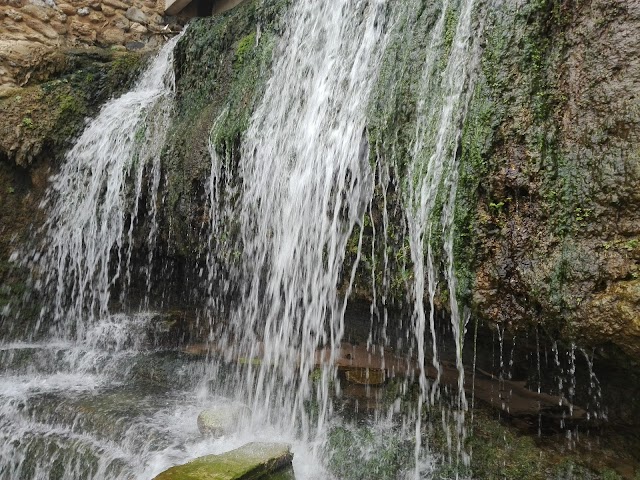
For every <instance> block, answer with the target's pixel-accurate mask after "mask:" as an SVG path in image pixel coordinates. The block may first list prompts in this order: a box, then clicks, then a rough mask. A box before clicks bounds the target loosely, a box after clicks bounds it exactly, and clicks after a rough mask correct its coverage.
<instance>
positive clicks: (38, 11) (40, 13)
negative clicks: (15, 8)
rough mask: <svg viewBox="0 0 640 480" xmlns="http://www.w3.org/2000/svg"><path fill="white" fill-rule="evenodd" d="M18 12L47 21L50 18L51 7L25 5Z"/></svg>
mask: <svg viewBox="0 0 640 480" xmlns="http://www.w3.org/2000/svg"><path fill="white" fill-rule="evenodd" d="M20 13H22V14H23V15H28V16H29V17H33V18H35V19H37V20H40V21H41V22H48V21H49V19H50V18H51V15H50V14H51V13H52V11H51V9H50V8H48V7H38V6H36V5H31V4H29V5H25V6H24V7H22V8H21V9H20Z"/></svg>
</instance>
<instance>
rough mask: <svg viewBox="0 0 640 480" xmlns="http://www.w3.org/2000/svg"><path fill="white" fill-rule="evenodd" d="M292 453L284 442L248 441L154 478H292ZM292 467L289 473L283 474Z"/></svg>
mask: <svg viewBox="0 0 640 480" xmlns="http://www.w3.org/2000/svg"><path fill="white" fill-rule="evenodd" d="M292 460H293V455H291V452H290V451H289V446H288V445H285V444H281V443H258V442H254V443H248V444H247V445H244V446H242V447H240V448H238V449H236V450H232V451H231V452H228V453H224V454H222V455H207V456H205V457H200V458H196V459H195V460H192V461H191V462H189V463H185V464H184V465H178V466H176V467H172V468H170V469H169V470H166V471H164V472H162V473H161V474H160V475H158V476H157V477H155V479H154V480H240V479H252V480H261V479H264V480H267V479H269V478H275V477H274V474H279V475H278V478H288V479H293V474H292V473H291V472H290V469H291V461H292ZM287 469H289V473H288V475H287V476H281V475H282V474H283V472H286V470H287Z"/></svg>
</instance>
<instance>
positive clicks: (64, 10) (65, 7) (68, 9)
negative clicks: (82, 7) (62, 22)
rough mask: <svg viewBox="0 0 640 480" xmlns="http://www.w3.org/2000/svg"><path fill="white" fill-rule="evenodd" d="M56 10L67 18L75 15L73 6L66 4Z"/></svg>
mask: <svg viewBox="0 0 640 480" xmlns="http://www.w3.org/2000/svg"><path fill="white" fill-rule="evenodd" d="M58 10H60V11H61V12H62V13H64V14H65V15H67V16H69V17H72V16H74V15H75V14H76V7H74V6H73V5H69V4H68V3H61V4H59V5H58Z"/></svg>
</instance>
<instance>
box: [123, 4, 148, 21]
mask: <svg viewBox="0 0 640 480" xmlns="http://www.w3.org/2000/svg"><path fill="white" fill-rule="evenodd" d="M124 16H125V17H127V19H129V20H131V21H132V22H135V23H140V24H142V25H146V24H147V23H149V19H148V18H147V16H146V15H145V14H144V12H143V11H142V10H140V9H139V8H136V7H129V8H128V9H127V13H125V14H124Z"/></svg>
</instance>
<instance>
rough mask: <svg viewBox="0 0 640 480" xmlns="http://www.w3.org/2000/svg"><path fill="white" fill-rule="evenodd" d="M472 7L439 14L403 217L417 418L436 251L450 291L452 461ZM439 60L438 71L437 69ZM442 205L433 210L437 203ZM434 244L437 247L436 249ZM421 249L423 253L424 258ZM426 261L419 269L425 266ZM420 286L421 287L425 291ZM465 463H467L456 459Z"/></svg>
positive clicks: (462, 403) (460, 403)
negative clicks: (456, 252)
mask: <svg viewBox="0 0 640 480" xmlns="http://www.w3.org/2000/svg"><path fill="white" fill-rule="evenodd" d="M475 3H476V2H475V1H474V0H464V1H461V2H450V1H448V0H443V2H442V4H441V10H440V15H439V17H438V19H437V21H436V23H435V26H434V27H433V30H432V33H431V39H430V42H429V45H428V51H427V55H426V61H425V65H424V69H423V73H422V81H421V85H420V90H419V99H420V100H419V103H418V118H417V124H416V133H415V143H414V147H413V161H412V162H411V163H410V165H409V167H408V175H407V178H408V182H409V185H408V186H407V187H406V188H407V194H406V197H407V199H406V216H407V223H408V227H409V228H408V229H409V244H410V248H411V259H412V263H413V267H414V282H413V292H412V294H413V299H414V311H413V319H414V332H415V336H416V345H417V357H418V365H419V366H420V380H419V381H420V390H421V395H420V399H419V402H418V406H417V412H421V411H422V405H423V403H424V402H429V403H430V404H431V405H433V404H434V401H435V397H436V395H437V394H438V385H439V381H440V375H441V366H440V360H439V357H438V350H437V345H438V339H437V335H436V329H435V320H434V315H435V310H436V305H435V295H436V289H437V283H438V279H439V274H440V272H439V269H438V263H437V260H438V258H437V257H436V253H435V252H434V250H440V249H441V250H442V252H441V253H440V255H441V256H442V258H443V260H444V262H445V265H446V268H445V271H444V277H445V278H444V279H445V281H446V284H447V289H448V292H449V295H448V297H449V310H450V316H451V327H452V332H453V341H454V345H455V359H456V368H457V370H458V381H457V396H458V400H457V405H456V412H455V415H456V417H457V418H456V425H457V430H458V431H457V432H456V439H457V445H456V451H457V453H456V457H455V458H459V456H460V455H461V454H463V452H462V442H463V440H464V431H463V429H464V412H465V411H466V409H467V401H466V396H465V390H464V366H463V363H462V346H463V341H464V333H465V330H466V325H467V323H468V317H467V316H466V315H464V314H461V313H460V308H459V305H458V300H457V297H458V292H457V281H456V273H455V266H454V257H453V243H454V226H453V220H454V218H453V216H454V208H455V200H456V193H457V182H458V171H457V163H458V152H457V149H458V145H459V142H460V138H461V135H462V125H463V118H464V113H465V111H466V108H467V105H468V103H469V100H470V92H471V91H472V90H473V88H472V85H473V75H474V66H475V65H476V63H477V57H478V55H477V51H476V47H477V45H475V42H474V38H475V37H474V35H473V32H472V26H473V18H472V13H473V11H474V6H475ZM452 15H457V17H458V20H457V22H456V24H455V32H454V33H453V34H452V33H451V32H449V35H453V38H452V40H451V43H450V45H447V44H446V35H445V29H446V28H447V19H448V18H450V17H451V16H452ZM443 59H444V62H446V63H444V65H445V66H444V69H443V68H442V66H441V65H442V63H443ZM439 203H440V204H441V205H438V204H439ZM440 239H441V242H442V243H441V244H436V242H437V241H439V240H440ZM425 250H426V254H425ZM425 262H426V264H425ZM425 287H426V288H425ZM425 290H427V291H428V293H429V313H428V321H427V312H426V311H425V304H424V301H423V297H424V292H425ZM427 328H428V329H429V332H430V334H431V342H432V352H431V362H432V364H433V366H434V367H435V369H436V372H437V374H436V378H435V379H434V381H433V383H432V385H431V386H429V385H428V382H427V377H426V370H425V365H426V361H427V354H426V352H425V338H426V335H427ZM420 418H421V415H420V414H417V415H416V451H417V452H418V451H419V448H420V441H421V440H420V439H421V437H422V433H421V421H420ZM463 460H464V461H465V462H466V461H467V459H466V457H465V458H463Z"/></svg>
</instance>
